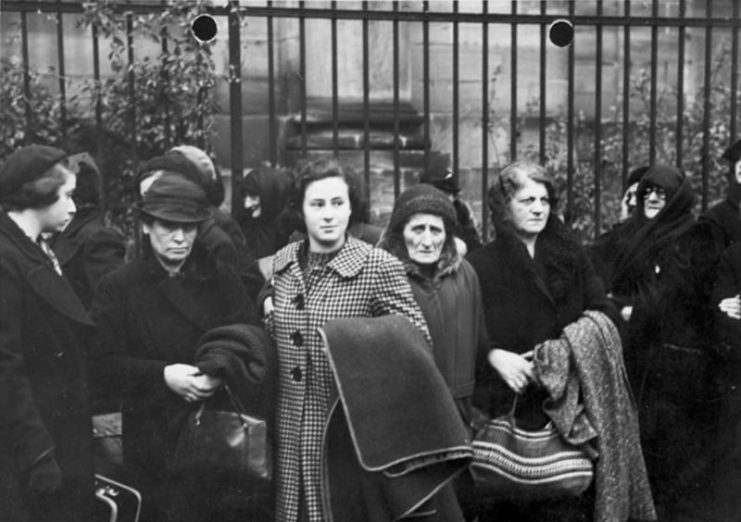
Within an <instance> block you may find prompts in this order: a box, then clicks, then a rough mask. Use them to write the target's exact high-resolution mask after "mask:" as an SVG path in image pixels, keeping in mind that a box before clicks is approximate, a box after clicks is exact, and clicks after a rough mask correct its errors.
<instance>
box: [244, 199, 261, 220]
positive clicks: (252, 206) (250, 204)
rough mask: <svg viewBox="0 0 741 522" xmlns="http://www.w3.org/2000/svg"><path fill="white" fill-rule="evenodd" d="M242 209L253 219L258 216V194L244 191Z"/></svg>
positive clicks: (259, 214)
mask: <svg viewBox="0 0 741 522" xmlns="http://www.w3.org/2000/svg"><path fill="white" fill-rule="evenodd" d="M244 209H245V210H246V211H247V212H248V213H249V215H250V216H251V217H253V218H254V219H257V218H259V217H260V216H261V215H262V207H261V206H260V196H259V195H257V194H253V193H252V192H245V193H244Z"/></svg>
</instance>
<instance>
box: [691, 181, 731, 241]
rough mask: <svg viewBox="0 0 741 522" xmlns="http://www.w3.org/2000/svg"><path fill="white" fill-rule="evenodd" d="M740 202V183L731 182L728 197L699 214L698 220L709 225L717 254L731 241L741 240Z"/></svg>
mask: <svg viewBox="0 0 741 522" xmlns="http://www.w3.org/2000/svg"><path fill="white" fill-rule="evenodd" d="M740 203H741V185H739V184H738V183H733V184H732V185H731V186H730V187H729V189H728V197H727V198H726V199H725V200H724V201H722V202H720V203H718V204H717V205H715V206H713V207H711V208H709V209H708V210H706V211H705V212H704V213H703V214H702V215H701V216H700V219H699V221H700V222H701V223H702V222H704V223H707V224H708V225H709V226H710V229H711V232H712V235H713V240H714V242H715V249H716V252H717V253H718V254H719V255H720V254H721V253H722V252H723V251H724V250H725V249H726V248H728V247H729V246H731V245H732V244H733V243H736V242H738V241H741V211H740V210H739V204H740Z"/></svg>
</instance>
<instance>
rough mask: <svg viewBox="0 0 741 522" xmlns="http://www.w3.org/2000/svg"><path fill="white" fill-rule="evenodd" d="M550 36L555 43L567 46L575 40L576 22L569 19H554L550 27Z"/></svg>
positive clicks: (559, 45)
mask: <svg viewBox="0 0 741 522" xmlns="http://www.w3.org/2000/svg"><path fill="white" fill-rule="evenodd" d="M548 38H549V39H550V40H551V42H552V43H553V45H556V46H558V47H566V46H567V45H571V42H573V41H574V24H572V23H571V22H569V21H568V20H564V19H559V20H554V21H553V22H552V23H551V25H550V27H549V28H548Z"/></svg>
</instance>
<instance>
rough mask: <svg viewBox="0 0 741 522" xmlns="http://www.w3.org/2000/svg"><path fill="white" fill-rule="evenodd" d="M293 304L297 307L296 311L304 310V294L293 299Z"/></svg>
mask: <svg viewBox="0 0 741 522" xmlns="http://www.w3.org/2000/svg"><path fill="white" fill-rule="evenodd" d="M293 304H294V305H296V310H303V309H304V308H305V306H304V294H298V295H297V296H296V297H294V298H293Z"/></svg>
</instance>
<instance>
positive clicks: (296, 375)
mask: <svg viewBox="0 0 741 522" xmlns="http://www.w3.org/2000/svg"><path fill="white" fill-rule="evenodd" d="M302 377H303V375H302V373H301V368H299V367H298V366H296V367H295V368H294V369H293V370H291V379H293V380H294V381H296V382H301V378H302Z"/></svg>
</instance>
